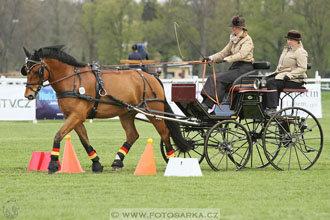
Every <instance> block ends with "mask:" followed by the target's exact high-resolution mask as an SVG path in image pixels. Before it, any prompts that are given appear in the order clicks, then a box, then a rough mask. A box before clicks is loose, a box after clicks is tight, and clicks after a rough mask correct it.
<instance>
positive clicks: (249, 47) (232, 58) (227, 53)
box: [211, 31, 254, 63]
mask: <svg viewBox="0 0 330 220" xmlns="http://www.w3.org/2000/svg"><path fill="white" fill-rule="evenodd" d="M253 49H254V45H253V41H252V38H251V37H250V36H249V35H248V34H247V32H246V31H244V32H243V34H242V35H241V36H240V38H239V40H238V41H237V42H236V43H234V42H233V41H232V40H230V41H229V43H228V44H227V45H226V46H225V48H223V50H221V51H220V52H218V53H216V54H213V55H211V57H212V59H213V60H214V61H216V60H218V59H225V60H226V61H227V62H229V63H233V62H237V61H244V62H251V63H253V62H254V59H253Z"/></svg>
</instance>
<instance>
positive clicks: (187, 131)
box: [160, 126, 206, 163]
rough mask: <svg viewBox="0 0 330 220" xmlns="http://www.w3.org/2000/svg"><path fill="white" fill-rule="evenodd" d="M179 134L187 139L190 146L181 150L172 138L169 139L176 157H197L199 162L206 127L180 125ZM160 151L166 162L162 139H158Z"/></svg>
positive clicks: (201, 155)
mask: <svg viewBox="0 0 330 220" xmlns="http://www.w3.org/2000/svg"><path fill="white" fill-rule="evenodd" d="M180 130H181V134H182V136H183V138H184V139H185V140H186V141H188V143H189V144H190V146H191V150H189V151H188V152H182V151H180V149H179V148H178V147H177V146H176V144H175V143H174V141H173V140H171V144H172V147H173V149H174V151H175V156H176V157H181V158H197V159H198V162H199V163H201V162H202V161H203V159H204V148H203V147H204V139H205V136H206V128H201V127H190V126H180ZM160 151H161V153H162V156H163V158H164V160H165V161H166V163H167V162H168V158H167V154H166V148H165V144H164V142H163V141H160Z"/></svg>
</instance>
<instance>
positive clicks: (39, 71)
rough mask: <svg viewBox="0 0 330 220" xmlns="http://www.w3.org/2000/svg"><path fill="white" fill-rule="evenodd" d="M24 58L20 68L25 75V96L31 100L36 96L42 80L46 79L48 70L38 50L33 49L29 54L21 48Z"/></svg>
mask: <svg viewBox="0 0 330 220" xmlns="http://www.w3.org/2000/svg"><path fill="white" fill-rule="evenodd" d="M23 49H24V52H25V55H26V59H25V65H24V66H23V67H22V69H21V73H22V75H23V76H27V82H26V89H25V94H24V96H25V98H28V99H29V100H33V99H35V98H36V97H37V95H38V92H39V91H40V89H41V87H42V86H43V82H44V81H46V80H47V78H48V75H49V70H48V68H47V66H46V64H45V63H44V61H43V59H42V58H41V57H40V56H39V54H38V51H34V53H33V54H31V53H30V52H29V51H28V50H27V49H25V48H23ZM45 69H46V71H47V77H46V76H45V75H46V74H45Z"/></svg>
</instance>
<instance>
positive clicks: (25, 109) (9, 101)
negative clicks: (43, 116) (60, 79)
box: [0, 85, 36, 121]
mask: <svg viewBox="0 0 330 220" xmlns="http://www.w3.org/2000/svg"><path fill="white" fill-rule="evenodd" d="M24 92H25V86H24V85H20V86H16V85H15V86H13V85H1V86H0V120H2V121H7V120H8V121H9V120H16V121H18V120H35V118H36V109H35V108H36V107H35V104H36V102H35V100H32V101H30V100H28V99H26V98H25V97H24Z"/></svg>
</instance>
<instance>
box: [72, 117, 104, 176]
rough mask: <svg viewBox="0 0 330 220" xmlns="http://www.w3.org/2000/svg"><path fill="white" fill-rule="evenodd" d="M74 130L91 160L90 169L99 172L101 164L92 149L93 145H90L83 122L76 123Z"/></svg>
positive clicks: (101, 169)
mask: <svg viewBox="0 0 330 220" xmlns="http://www.w3.org/2000/svg"><path fill="white" fill-rule="evenodd" d="M74 130H75V131H76V132H77V134H78V136H79V139H80V142H81V144H82V145H83V146H84V148H85V150H86V152H87V154H88V156H89V158H90V159H91V160H92V161H93V164H92V171H93V172H94V173H101V172H102V171H103V166H102V165H101V163H100V162H99V161H100V158H99V156H98V155H97V153H96V151H95V150H94V149H93V147H92V146H91V145H90V143H89V140H88V136H87V131H86V128H85V126H84V124H83V123H81V124H78V125H77V126H76V127H75V128H74Z"/></svg>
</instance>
